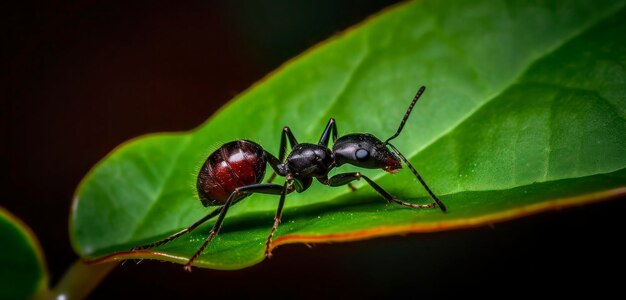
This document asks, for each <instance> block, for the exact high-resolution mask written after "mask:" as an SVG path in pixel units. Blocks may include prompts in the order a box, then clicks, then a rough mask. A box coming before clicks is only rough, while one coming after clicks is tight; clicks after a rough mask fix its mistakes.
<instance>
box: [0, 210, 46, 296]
mask: <svg viewBox="0 0 626 300" xmlns="http://www.w3.org/2000/svg"><path fill="white" fill-rule="evenodd" d="M0 245H2V247H0V266H2V268H0V299H26V298H31V297H33V296H35V295H37V294H39V293H41V292H43V291H46V289H47V286H48V273H47V271H46V267H45V265H44V258H43V254H42V253H43V252H42V251H41V246H40V245H39V242H38V241H37V238H36V237H35V235H34V234H33V233H32V231H31V230H30V228H28V226H26V225H25V224H24V223H22V221H20V220H19V219H17V218H16V217H15V216H13V215H12V214H11V213H9V212H8V211H6V210H5V209H4V208H2V207H0Z"/></svg>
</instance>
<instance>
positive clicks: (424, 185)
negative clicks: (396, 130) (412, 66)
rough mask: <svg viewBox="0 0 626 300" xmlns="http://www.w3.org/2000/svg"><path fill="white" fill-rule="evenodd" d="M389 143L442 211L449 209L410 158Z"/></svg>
mask: <svg viewBox="0 0 626 300" xmlns="http://www.w3.org/2000/svg"><path fill="white" fill-rule="evenodd" d="M418 95H419V93H418ZM413 103H415V101H413ZM410 110H411V109H410V108H409V111H410ZM400 128H402V126H400ZM387 145H389V147H391V149H393V152H395V153H396V154H398V156H400V158H401V159H402V161H403V162H404V163H405V164H406V165H407V166H408V167H409V169H410V170H411V172H412V173H413V175H415V177H417V180H419V182H420V183H421V184H422V186H423V187H424V189H426V191H427V192H428V194H430V197H432V198H433V200H435V202H436V203H437V206H439V208H441V211H443V212H446V211H447V210H448V209H447V208H446V206H445V205H444V204H443V202H441V200H439V198H437V196H435V193H433V191H431V190H430V188H429V187H428V185H427V184H426V181H424V179H422V176H420V174H419V173H417V170H415V168H413V165H411V163H410V162H409V160H408V159H406V157H404V155H402V153H400V150H398V148H396V147H395V146H394V145H392V144H390V143H387Z"/></svg>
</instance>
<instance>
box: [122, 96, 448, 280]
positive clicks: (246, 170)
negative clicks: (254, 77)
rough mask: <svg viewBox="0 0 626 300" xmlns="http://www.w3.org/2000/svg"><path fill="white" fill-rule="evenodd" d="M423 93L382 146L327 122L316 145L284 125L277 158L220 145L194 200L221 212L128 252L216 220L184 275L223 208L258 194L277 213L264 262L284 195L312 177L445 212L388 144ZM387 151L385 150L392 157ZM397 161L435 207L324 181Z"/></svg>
mask: <svg viewBox="0 0 626 300" xmlns="http://www.w3.org/2000/svg"><path fill="white" fill-rule="evenodd" d="M424 90H426V87H425V86H422V87H421V88H420V89H419V91H418V92H417V94H416V95H415V97H414V98H413V101H411V104H410V105H409V108H408V109H407V111H406V113H405V114H404V118H402V122H400V126H399V127H398V130H397V131H396V133H395V134H394V135H392V136H391V137H390V138H388V139H387V140H385V141H384V142H383V141H381V140H379V139H378V138H376V137H375V136H373V135H371V134H369V133H353V134H348V135H344V136H342V137H337V135H338V134H337V125H336V123H335V119H333V118H330V120H329V121H328V124H327V125H326V128H325V129H324V132H323V133H322V136H321V137H320V140H319V142H318V143H317V144H308V143H298V141H297V140H296V137H295V136H294V135H293V133H292V132H291V130H290V129H289V127H287V126H285V127H284V128H283V130H282V135H281V139H280V149H279V154H278V158H276V157H275V156H274V155H272V154H271V153H269V152H267V151H266V150H264V149H263V148H262V147H261V146H260V145H258V144H257V143H255V142H252V141H248V140H238V141H233V142H229V143H226V144H224V145H222V146H221V147H220V148H219V149H217V150H215V152H213V153H212V154H211V155H209V157H208V158H207V159H206V161H205V162H204V164H203V165H202V168H201V169H200V173H199V174H198V180H197V182H196V188H197V191H198V196H199V197H200V200H201V201H202V204H203V205H204V206H205V207H206V206H221V209H216V210H214V211H212V212H211V213H209V214H208V215H207V216H205V217H203V218H202V219H200V220H198V221H197V222H195V223H193V224H192V225H191V226H189V227H187V228H185V229H183V230H181V231H179V232H177V233H174V234H172V235H170V236H168V237H166V238H164V239H162V240H160V241H157V242H154V243H151V244H147V245H144V246H138V247H134V248H133V249H132V250H133V251H134V250H143V249H149V248H154V247H157V246H160V245H163V244H165V243H167V242H170V241H172V240H174V239H176V238H178V237H180V236H182V235H184V234H186V233H188V232H190V231H192V230H194V229H196V228H197V227H198V226H200V225H201V224H203V223H204V222H206V221H208V220H209V219H211V218H213V217H215V216H218V217H217V220H216V221H215V224H213V228H212V229H211V231H210V233H209V236H208V237H207V238H206V240H205V241H204V243H203V244H202V246H200V248H199V249H198V251H196V253H195V254H194V255H193V256H192V257H191V258H190V259H189V261H188V262H187V264H186V265H185V270H186V271H191V266H192V264H193V262H194V261H195V260H196V259H197V258H198V256H200V254H202V252H203V251H204V249H205V248H206V246H207V245H208V244H209V242H211V240H212V239H213V238H214V237H215V236H216V235H217V234H218V232H219V231H220V229H221V228H222V223H223V221H224V217H225V216H226V213H227V212H228V209H229V208H230V207H231V206H232V205H234V204H235V203H237V202H239V201H241V200H243V199H244V198H246V197H248V196H250V195H251V194H254V193H258V194H271V195H280V200H279V201H278V209H277V210H276V216H275V217H274V226H273V227H272V230H271V231H270V234H269V235H268V237H267V242H266V244H265V255H266V256H267V257H270V256H271V253H270V249H271V245H272V236H273V235H274V232H275V231H276V228H277V227H278V224H279V223H280V218H281V215H282V211H283V206H284V204H285V196H286V195H287V194H289V193H291V192H293V191H296V192H298V193H302V192H304V191H306V190H307V189H308V188H309V187H310V186H311V184H312V183H313V178H316V179H317V181H319V182H320V183H322V184H324V185H328V186H332V187H335V186H341V185H348V187H349V188H350V189H351V190H352V191H354V190H355V189H354V187H353V186H352V185H351V182H352V181H355V180H360V179H364V180H365V181H366V182H367V183H368V184H369V185H370V186H371V187H372V188H374V190H376V192H378V194H380V195H381V196H382V197H383V198H385V200H387V202H390V201H391V202H394V203H397V204H399V205H403V206H407V207H411V208H435V207H436V206H438V207H439V208H440V209H441V210H442V211H443V212H445V211H446V207H445V205H444V204H443V202H441V200H439V198H437V196H435V194H434V193H433V192H432V191H431V190H430V188H429V187H428V185H427V184H426V182H425V181H424V179H422V177H421V176H420V175H419V173H418V172H417V170H415V168H413V166H412V165H411V163H410V162H409V161H408V159H406V157H404V155H402V153H400V151H399V150H398V149H397V148H396V147H395V146H394V145H392V144H391V143H389V141H391V140H393V139H394V138H396V137H398V135H400V132H401V131H402V128H403V127H404V124H405V123H406V121H407V119H408V118H409V115H410V114H411V111H412V110H413V107H414V106H415V103H416V102H417V100H419V98H420V96H421V95H422V94H423V93H424ZM331 136H332V139H333V148H332V150H331V149H330V148H328V140H329V138H330V137H331ZM287 141H289V145H290V146H291V152H290V153H289V155H287V152H286V151H287ZM387 147H389V148H391V150H392V151H393V152H392V151H390V150H389V148H387ZM394 153H395V154H394ZM396 155H397V156H396ZM285 156H286V157H285ZM398 157H399V158H398ZM285 158H286V159H285ZM402 162H404V163H405V164H406V165H407V166H408V168H409V169H410V170H411V172H412V173H413V174H414V175H415V177H416V178H417V180H419V182H420V183H421V184H422V186H424V188H425V189H426V191H427V192H428V194H430V196H431V197H432V198H433V200H434V201H435V203H431V204H412V203H408V202H404V201H402V200H400V199H398V198H396V197H394V196H392V195H391V194H389V193H388V192H387V191H385V190H384V189H383V188H382V187H380V186H379V185H378V184H376V183H375V182H374V181H372V180H371V179H370V178H368V177H367V176H365V175H363V174H361V173H360V172H350V173H340V174H337V175H334V176H332V177H330V178H328V173H329V172H330V171H331V170H332V169H333V168H335V167H339V166H341V165H343V164H351V165H355V166H357V167H361V168H366V169H383V170H385V171H387V172H390V173H392V172H395V170H397V169H400V168H402ZM267 163H269V165H270V167H271V168H272V169H273V170H274V173H273V174H272V175H271V176H270V178H269V180H268V181H267V183H264V184H263V183H261V182H262V181H263V177H264V176H265V166H266V164H267ZM276 174H278V175H280V176H283V177H285V183H284V184H283V185H278V184H272V182H273V180H274V178H275V177H276Z"/></svg>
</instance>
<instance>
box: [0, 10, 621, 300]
mask: <svg viewBox="0 0 626 300" xmlns="http://www.w3.org/2000/svg"><path fill="white" fill-rule="evenodd" d="M271 2H272V3H271V4H267V3H268V2H263V3H265V5H263V3H261V2H260V1H250V2H244V1H229V2H228V3H226V4H225V3H218V2H217V1H215V2H212V1H191V2H185V4H184V6H181V5H180V4H179V5H173V4H171V5H170V4H169V3H165V2H162V1H157V2H154V1H133V2H132V3H124V2H122V1H120V2H119V3H117V2H111V1H103V2H93V1H89V2H84V3H78V4H77V3H62V2H56V3H55V4H41V3H38V4H34V3H33V4H31V5H29V4H27V5H21V6H19V7H17V6H11V7H4V8H3V9H2V11H3V14H4V15H5V16H3V19H2V22H3V23H4V24H3V26H2V39H3V42H2V45H3V46H2V60H1V62H0V63H1V64H0V70H1V72H2V73H1V79H2V81H1V82H2V85H1V87H2V90H3V94H2V103H1V107H0V118H1V123H0V126H1V131H0V134H1V142H2V144H1V147H0V151H1V152H0V157H1V161H0V162H1V164H2V170H3V172H2V173H0V174H2V175H1V176H2V177H1V178H0V185H1V187H2V188H1V189H0V193H1V194H0V197H1V198H0V204H1V205H2V206H4V207H6V208H7V209H8V210H10V211H11V212H13V213H14V214H16V215H17V216H18V217H20V218H21V219H23V220H24V221H25V222H26V223H27V224H29V225H30V226H31V227H32V229H33V230H34V232H35V233H36V234H37V236H38V237H39V240H40V241H41V243H42V245H43V248H44V251H45V255H46V258H47V261H48V266H49V269H50V273H51V277H52V278H51V279H52V284H55V283H56V281H57V280H58V279H59V278H60V277H61V276H62V274H63V272H64V271H65V269H66V268H67V267H69V265H70V264H71V263H72V262H73V261H75V260H76V259H77V256H76V254H75V253H74V252H73V250H72V249H71V247H70V245H69V239H68V234H67V220H68V215H69V205H70V201H71V198H72V194H73V191H74V189H75V187H76V185H77V184H78V182H79V181H80V179H81V178H82V177H83V176H84V175H85V174H86V172H87V171H88V170H89V169H90V167H91V166H93V165H94V164H95V163H96V162H97V161H98V160H99V159H100V158H102V157H103V156H104V155H105V154H106V153H108V152H109V151H110V150H111V149H113V148H114V147H115V146H116V145H118V144H120V143H121V142H123V141H125V140H127V139H130V138H132V137H135V136H138V135H141V134H145V133H149V132H159V131H178V130H189V129H191V128H193V127H195V126H197V125H199V124H200V123H201V122H203V121H204V120H205V119H207V118H208V117H209V116H210V115H211V114H212V113H213V112H214V111H215V110H216V109H218V108H219V107H220V106H221V105H223V104H224V103H225V102H226V101H228V100H230V99H231V98H233V97H234V96H235V95H237V94H238V93H240V92H242V91H243V90H245V89H246V88H247V87H249V86H250V85H251V84H252V83H254V82H255V81H257V80H259V79H261V78H262V77H263V76H264V75H265V74H267V73H268V72H270V71H272V70H274V69H275V68H277V67H278V66H279V65H280V64H281V63H283V62H285V61H286V60H287V59H290V58H292V57H294V56H295V55H297V54H299V53H300V52H302V51H303V50H305V49H307V48H309V47H311V46H313V45H315V44H316V43H318V42H320V41H322V40H324V39H326V38H328V37H330V36H332V35H333V34H335V33H337V32H340V31H342V30H344V29H346V28H347V27H349V26H350V25H353V24H356V23H358V22H359V21H362V20H363V19H364V18H366V17H367V16H368V15H370V14H372V13H374V12H377V11H379V10H380V9H382V8H384V7H386V6H388V5H390V4H392V3H393V2H395V1H371V2H368V3H361V2H362V1H341V2H336V1H331V0H324V1H310V2H304V1H296V2H291V1H282V2H281V1H271ZM622 200H623V199H622ZM622 203H624V201H610V202H606V203H602V204H594V205H589V206H584V207H580V208H572V209H568V210H566V211H557V212H551V213H544V214H541V215H538V216H534V217H529V218H524V219H521V220H516V221H511V222H505V223H501V224H496V225H495V226H492V227H483V228H476V229H465V230H456V231H450V232H442V233H433V234H411V235H407V236H401V237H387V238H379V239H374V240H368V241H360V242H353V243H344V244H332V245H315V246H314V247H313V248H307V247H305V246H304V245H288V246H282V247H280V248H279V249H277V250H275V251H274V254H275V255H274V257H273V258H272V259H271V260H269V261H264V262H263V263H261V264H259V265H256V266H254V267H251V268H248V269H245V270H240V271H228V272H226V271H213V270H203V269H194V271H193V273H192V274H188V273H186V272H183V268H182V266H181V265H175V264H171V263H161V262H156V261H143V262H142V263H140V264H135V263H133V262H129V263H126V264H125V265H123V266H121V267H118V268H117V269H116V270H115V271H113V272H112V273H111V274H110V275H109V276H108V277H107V278H106V279H105V280H104V281H103V282H102V284H101V285H100V286H99V287H98V288H97V289H96V290H95V291H94V292H93V294H92V297H93V298H111V297H123V298H127V297H153V298H165V297H189V298H191V297H196V296H203V297H219V296H238V295H249V296H265V297H269V296H285V297H287V296H289V297H302V298H315V297H320V296H331V297H339V296H353V297H361V298H363V297H365V298H377V297H379V296H385V295H399V294H406V295H412V296H414V297H416V298H417V297H423V296H435V297H439V296H441V297H443V296H468V295H472V294H473V295H480V296H490V295H491V296H503V297H510V296H518V295H528V296H534V295H537V296H539V295H543V294H545V293H549V294H553V295H558V296H563V295H565V294H576V295H579V294H580V293H582V292H590V293H594V294H596V295H595V296H598V293H608V292H615V291H619V284H620V283H619V281H621V280H620V276H618V275H615V276H613V275H611V274H610V272H618V273H617V274H619V272H623V267H624V258H623V253H626V252H624V250H626V249H625V247H624V246H623V245H622V241H623V239H624V238H623V237H624V233H623V230H622V229H623V228H624V226H623V225H622V223H621V222H620V220H619V217H620V214H621V213H622V212H624V204H622ZM622 279H623V278H622Z"/></svg>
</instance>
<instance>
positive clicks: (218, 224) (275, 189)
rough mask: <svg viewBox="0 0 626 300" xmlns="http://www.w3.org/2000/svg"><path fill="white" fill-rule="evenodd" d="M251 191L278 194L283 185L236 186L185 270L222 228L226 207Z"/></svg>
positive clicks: (188, 269) (186, 268)
mask: <svg viewBox="0 0 626 300" xmlns="http://www.w3.org/2000/svg"><path fill="white" fill-rule="evenodd" d="M253 193H260V194H271V195H280V194H282V193H283V186H280V185H278V184H251V185H246V186H242V187H240V188H237V189H236V190H235V191H234V192H232V193H231V194H230V196H228V199H226V203H224V206H222V209H221V210H220V213H219V216H218V217H217V220H216V221H215V224H213V228H211V231H210V232H209V236H208V237H207V238H206V240H205V241H204V243H202V246H200V248H199V249H198V251H196V253H194V255H193V256H192V257H191V258H190V259H189V261H188V262H187V264H186V265H185V271H189V272H190V271H191V265H192V264H193V262H194V261H195V260H196V259H197V258H198V257H199V256H200V254H202V252H203V251H204V249H205V248H206V247H207V245H208V244H209V243H210V242H211V240H213V238H214V237H215V236H216V235H217V234H218V233H219V231H220V229H221V228H222V223H223V222H224V217H226V213H227V212H228V208H229V207H230V206H231V204H232V203H233V202H236V201H238V200H240V199H242V196H244V195H249V194H253Z"/></svg>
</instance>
